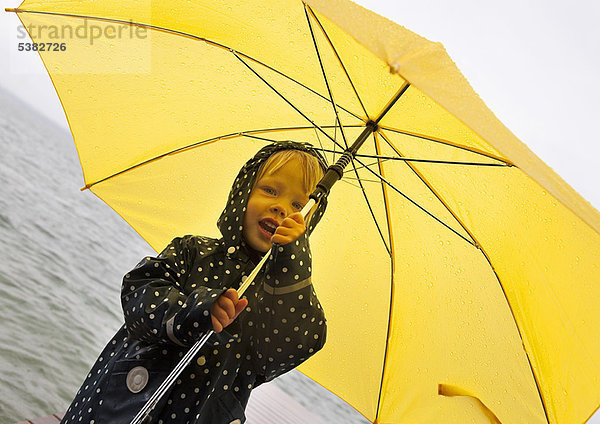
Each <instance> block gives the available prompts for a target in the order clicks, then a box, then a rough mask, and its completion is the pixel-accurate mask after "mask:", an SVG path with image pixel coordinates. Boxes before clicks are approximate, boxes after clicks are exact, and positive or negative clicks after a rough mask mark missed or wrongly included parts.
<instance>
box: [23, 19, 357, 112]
mask: <svg viewBox="0 0 600 424" xmlns="http://www.w3.org/2000/svg"><path fill="white" fill-rule="evenodd" d="M15 11H18V12H19V13H34V14H39V15H53V16H65V17H69V18H82V19H90V20H97V21H101V22H111V23H118V24H123V25H131V26H137V27H140V28H146V29H151V30H155V31H162V32H166V33H170V34H175V35H180V36H183V37H188V38H192V39H194V40H198V41H204V42H205V43H207V44H210V45H211V46H214V47H218V48H221V49H223V50H227V51H230V52H231V53H234V54H237V55H241V56H243V57H245V58H247V59H249V60H251V61H253V62H255V63H257V64H259V65H261V66H264V67H265V68H267V69H269V70H271V71H273V72H275V73H277V74H279V75H281V76H282V77H284V78H287V79H288V80H290V81H292V82H293V83H295V84H297V85H299V86H301V87H302V88H304V89H306V90H308V91H310V92H311V93H313V94H315V95H317V96H319V97H321V98H322V99H323V100H325V101H327V102H329V101H330V99H328V98H327V97H325V96H324V95H322V94H320V93H318V92H317V91H315V90H313V89H312V88H310V87H308V86H307V85H305V84H302V83H301V82H300V81H297V80H295V79H294V78H292V77H290V76H289V75H286V74H285V73H283V72H281V71H279V70H277V69H275V68H273V67H271V66H269V65H267V64H266V63H263V62H261V61H260V60H258V59H255V58H253V57H252V56H248V55H247V54H245V53H243V52H241V51H238V50H235V49H232V48H230V47H227V46H225V45H223V44H221V43H217V42H215V41H211V40H209V39H207V38H203V37H199V36H197V35H194V34H189V33H187V32H183V31H177V30H174V29H169V28H164V27H159V26H156V25H150V24H143V23H139V22H133V21H124V20H122V19H114V18H101V17H97V16H87V15H77V14H72V13H59V12H43V11H37V10H24V9H15ZM337 107H339V108H340V109H341V110H343V111H344V112H346V113H348V114H349V115H351V116H353V117H354V118H356V119H359V120H361V121H364V119H363V118H361V117H360V116H358V115H357V114H355V113H354V112H351V111H350V110H348V109H346V108H345V107H343V106H340V105H337Z"/></svg>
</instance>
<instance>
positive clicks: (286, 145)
mask: <svg viewBox="0 0 600 424" xmlns="http://www.w3.org/2000/svg"><path fill="white" fill-rule="evenodd" d="M282 150H301V151H303V152H307V153H309V154H310V155H312V156H314V157H316V158H317V159H318V161H319V164H320V165H321V168H322V169H323V172H325V170H326V169H327V164H326V162H325V159H324V158H323V156H321V154H320V153H319V152H317V151H316V150H315V149H314V148H313V147H312V145H311V144H309V143H298V142H293V141H280V142H275V143H271V144H268V145H266V146H264V147H263V148H262V149H260V150H259V151H258V153H256V155H254V157H252V158H251V159H250V160H248V162H246V164H245V165H244V166H243V167H242V169H240V172H239V173H238V175H237V177H236V178H235V180H234V182H233V185H232V187H231V191H230V192H229V196H228V198H227V205H226V206H225V209H224V210H223V213H221V216H220V217H219V220H218V221H217V226H218V228H219V231H220V232H221V234H222V235H223V239H224V241H225V244H226V245H228V246H235V248H236V249H239V248H240V246H242V247H244V248H248V246H247V245H246V243H245V242H244V240H243V236H242V223H243V222H244V213H245V212H246V206H245V205H246V203H247V202H248V198H249V197H250V193H251V192H252V188H253V186H254V181H255V180H256V175H257V173H258V169H259V167H260V166H261V164H263V163H264V162H265V161H266V160H267V159H268V158H269V157H270V156H271V155H273V154H274V153H277V152H279V151H282ZM326 207H327V199H322V200H321V201H320V202H319V204H318V205H317V209H316V211H315V212H314V213H313V215H312V217H311V219H310V222H307V223H306V236H308V235H310V234H311V233H312V231H313V229H314V228H315V226H316V225H317V223H318V222H319V221H320V220H321V217H322V216H323V213H324V212H325V208H326Z"/></svg>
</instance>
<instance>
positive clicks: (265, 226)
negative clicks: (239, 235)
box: [258, 218, 279, 240]
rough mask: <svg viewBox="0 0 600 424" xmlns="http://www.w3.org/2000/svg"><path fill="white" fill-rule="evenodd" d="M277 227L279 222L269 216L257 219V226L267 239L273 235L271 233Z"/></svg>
mask: <svg viewBox="0 0 600 424" xmlns="http://www.w3.org/2000/svg"><path fill="white" fill-rule="evenodd" d="M277 227H279V223H278V222H277V221H275V220H274V219H271V218H265V219H261V220H260V221H258V228H259V229H260V231H261V233H262V234H263V236H264V237H265V238H267V239H269V240H270V239H271V237H273V234H275V230H277Z"/></svg>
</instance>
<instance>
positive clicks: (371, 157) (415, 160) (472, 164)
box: [356, 154, 512, 167]
mask: <svg viewBox="0 0 600 424" xmlns="http://www.w3.org/2000/svg"><path fill="white" fill-rule="evenodd" d="M356 156H357V157H361V158H369V159H377V160H381V161H388V160H392V161H398V162H419V163H437V164H442V165H468V166H501V167H510V166H512V165H510V164H507V163H485V162H462V161H449V160H438V159H418V158H407V157H392V156H379V155H360V154H357V155H356ZM376 163H377V162H373V163H372V164H370V165H375V164H376Z"/></svg>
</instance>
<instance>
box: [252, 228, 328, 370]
mask: <svg viewBox="0 0 600 424" xmlns="http://www.w3.org/2000/svg"><path fill="white" fill-rule="evenodd" d="M256 296H257V297H258V299H257V300H258V302H257V305H258V306H257V308H258V310H257V311H251V312H253V313H251V314H250V316H254V317H255V320H256V322H255V323H253V322H249V323H247V325H253V326H255V327H256V328H255V331H254V332H253V336H252V345H253V349H254V350H255V355H256V358H257V362H258V364H259V370H258V372H259V375H261V376H262V379H263V380H264V381H270V380H272V379H274V378H275V377H277V376H279V375H281V374H284V373H286V372H287V371H290V370H292V369H293V368H295V367H296V366H298V365H300V364H301V363H302V362H304V361H305V360H306V359H308V358H309V357H310V356H312V355H313V354H314V353H316V352H317V351H319V350H320V349H321V348H322V347H323V345H324V344H325V337H326V332H327V326H326V320H325V315H324V313H323V309H322V307H321V304H320V303H319V300H318V299H317V296H316V294H315V291H314V288H313V285H312V281H311V255H310V250H309V247H308V238H307V237H306V236H305V235H303V236H301V237H300V238H299V239H298V240H296V241H295V242H292V243H288V244H286V245H283V246H276V248H275V251H274V254H273V255H272V257H271V258H269V260H268V261H267V265H266V271H265V276H264V280H263V284H262V289H261V287H260V286H259V290H257V292H256Z"/></svg>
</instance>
